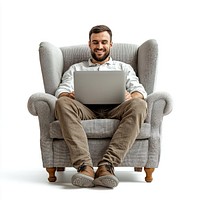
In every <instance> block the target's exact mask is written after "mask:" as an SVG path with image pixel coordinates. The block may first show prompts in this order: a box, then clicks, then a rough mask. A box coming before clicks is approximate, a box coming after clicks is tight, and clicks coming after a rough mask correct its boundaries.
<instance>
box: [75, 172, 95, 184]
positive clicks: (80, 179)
mask: <svg viewBox="0 0 200 200" xmlns="http://www.w3.org/2000/svg"><path fill="white" fill-rule="evenodd" d="M93 181H94V179H93V178H92V177H90V176H87V175H85V174H81V173H77V174H75V175H73V176H72V184H73V185H75V186H79V187H94V183H93Z"/></svg>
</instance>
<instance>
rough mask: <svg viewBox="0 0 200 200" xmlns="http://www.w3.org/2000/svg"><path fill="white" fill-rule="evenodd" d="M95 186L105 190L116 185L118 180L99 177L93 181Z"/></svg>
mask: <svg viewBox="0 0 200 200" xmlns="http://www.w3.org/2000/svg"><path fill="white" fill-rule="evenodd" d="M93 183H94V185H95V186H103V187H107V188H114V187H116V186H117V185H118V183H119V180H118V179H117V178H116V177H115V176H112V175H107V176H100V177H98V178H96V179H94V181H93Z"/></svg>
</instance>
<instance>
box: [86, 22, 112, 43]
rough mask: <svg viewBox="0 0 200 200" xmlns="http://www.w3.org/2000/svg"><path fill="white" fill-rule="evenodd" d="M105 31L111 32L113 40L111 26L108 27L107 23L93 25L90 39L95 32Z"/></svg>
mask: <svg viewBox="0 0 200 200" xmlns="http://www.w3.org/2000/svg"><path fill="white" fill-rule="evenodd" d="M104 31H107V32H108V33H109V35H110V41H112V31H111V29H110V28H109V27H107V26H105V25H97V26H94V27H92V29H91V30H90V32H89V40H90V39H91V35H92V34H93V33H101V32H104Z"/></svg>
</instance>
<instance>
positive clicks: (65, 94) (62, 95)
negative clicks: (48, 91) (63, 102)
mask: <svg viewBox="0 0 200 200" xmlns="http://www.w3.org/2000/svg"><path fill="white" fill-rule="evenodd" d="M64 96H65V97H69V98H71V99H75V94H74V92H70V93H68V92H63V93H61V94H60V95H59V97H58V98H60V97H64Z"/></svg>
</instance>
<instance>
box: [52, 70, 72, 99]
mask: <svg viewBox="0 0 200 200" xmlns="http://www.w3.org/2000/svg"><path fill="white" fill-rule="evenodd" d="M73 91H74V67H70V68H69V70H67V71H66V72H65V73H64V74H63V77H62V81H61V83H60V85H59V86H58V88H57V90H56V92H55V96H56V97H58V96H59V95H60V94H61V93H63V92H68V93H70V92H73Z"/></svg>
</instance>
